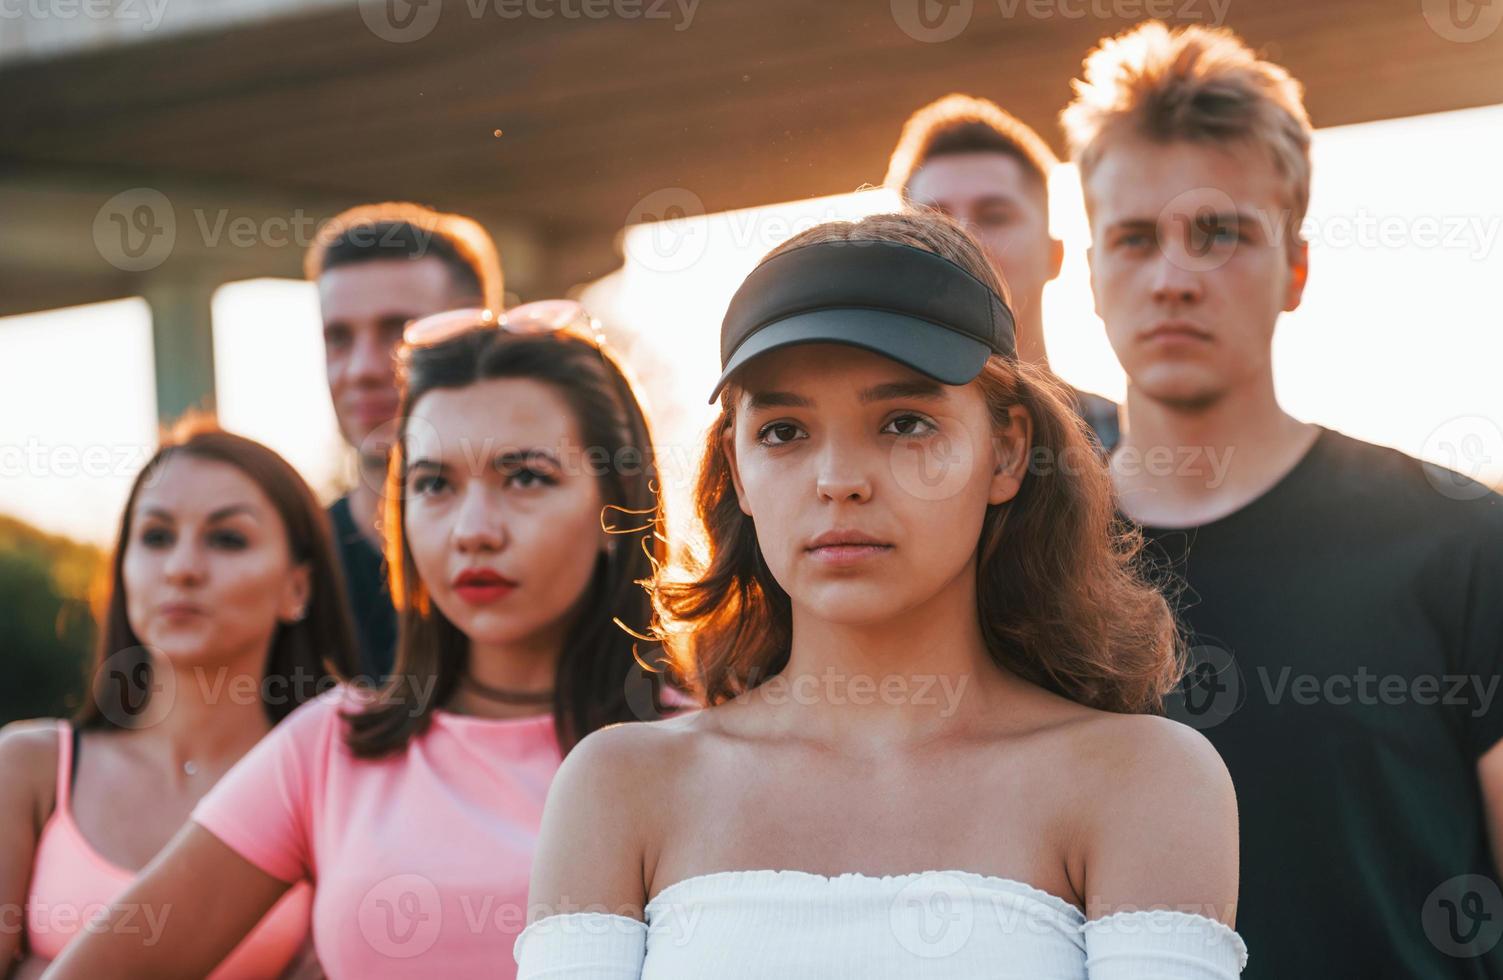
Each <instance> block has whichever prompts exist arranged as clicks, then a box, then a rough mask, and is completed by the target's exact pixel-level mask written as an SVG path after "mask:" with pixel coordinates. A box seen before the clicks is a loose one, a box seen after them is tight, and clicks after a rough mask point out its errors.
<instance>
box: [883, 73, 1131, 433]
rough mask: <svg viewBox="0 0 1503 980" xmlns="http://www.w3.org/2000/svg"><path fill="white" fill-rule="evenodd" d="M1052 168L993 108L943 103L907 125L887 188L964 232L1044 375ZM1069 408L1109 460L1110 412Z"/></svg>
mask: <svg viewBox="0 0 1503 980" xmlns="http://www.w3.org/2000/svg"><path fill="white" fill-rule="evenodd" d="M1058 164H1059V160H1058V159H1056V158H1055V156H1054V153H1053V151H1051V150H1050V149H1049V146H1048V144H1046V143H1045V142H1044V141H1043V139H1041V138H1040V137H1039V134H1038V133H1036V132H1034V131H1033V130H1032V129H1030V128H1028V127H1027V126H1026V125H1024V124H1023V123H1022V122H1020V121H1018V120H1017V119H1016V118H1014V117H1013V116H1011V115H1009V114H1008V113H1007V112H1005V111H1003V110H1002V109H1001V108H1000V107H999V106H997V105H996V104H995V103H993V102H988V101H986V100H985V99H977V98H972V97H971V96H968V95H948V96H946V97H944V98H943V99H940V100H939V101H937V102H933V103H930V104H929V105H926V106H924V107H923V108H922V109H919V110H918V111H917V112H915V113H914V114H913V115H912V116H909V117H908V121H907V123H905V124H904V126H903V133H902V136H901V137H900V138H899V139H898V145H897V148H896V149H895V150H893V153H892V158H891V160H890V161H889V162H888V167H887V179H886V181H885V184H886V186H888V187H889V188H891V189H893V190H894V191H897V192H898V194H900V195H901V196H902V198H903V201H904V202H905V203H907V204H911V205H915V206H919V207H930V208H935V209H937V210H939V211H942V212H944V213H945V214H947V215H949V216H950V217H952V218H954V219H955V220H956V221H958V222H960V224H962V225H964V226H965V228H966V230H967V231H969V232H970V233H971V234H972V235H973V236H974V237H975V238H976V240H977V241H979V242H980V243H981V245H982V246H983V248H984V249H985V250H986V255H987V258H988V259H989V260H990V261H991V264H992V268H994V269H996V270H997V275H998V276H1000V277H1001V279H1002V281H1003V282H1004V283H1006V285H1007V289H1008V291H1009V293H1010V296H1009V301H1010V303H1009V305H1011V307H1012V311H1013V316H1014V317H1015V318H1016V330H1017V341H1018V357H1019V358H1021V359H1022V360H1025V361H1030V362H1032V363H1034V364H1038V365H1040V366H1042V367H1048V366H1049V352H1048V351H1047V350H1046V349H1045V346H1044V311H1043V301H1044V284H1045V283H1047V282H1049V281H1050V280H1052V279H1054V278H1055V277H1057V276H1058V275H1059V269H1060V263H1061V262H1062V261H1063V260H1064V254H1065V252H1064V245H1063V243H1061V242H1060V241H1059V239H1057V238H1054V237H1052V236H1051V235H1050V234H1049V174H1050V172H1051V171H1052V170H1053V169H1054V168H1055V167H1056V166H1057V165H1058ZM1071 391H1072V392H1073V393H1074V395H1075V409H1076V411H1077V412H1078V413H1079V414H1080V416H1081V417H1082V418H1084V419H1085V420H1086V422H1087V424H1089V425H1090V427H1091V429H1092V431H1094V432H1095V433H1096V439H1097V441H1098V442H1100V444H1101V446H1102V447H1103V449H1105V450H1107V451H1110V450H1111V449H1112V447H1114V446H1115V445H1116V444H1117V439H1118V436H1119V431H1118V424H1117V406H1116V405H1115V404H1113V403H1112V402H1110V401H1108V400H1107V399H1105V398H1102V397H1101V396H1100V395H1092V394H1089V393H1087V392H1084V391H1078V390H1076V389H1074V388H1072V389H1071Z"/></svg>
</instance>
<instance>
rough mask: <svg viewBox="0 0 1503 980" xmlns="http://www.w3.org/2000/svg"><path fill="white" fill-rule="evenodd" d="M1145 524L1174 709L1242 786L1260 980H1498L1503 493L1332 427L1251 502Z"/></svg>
mask: <svg viewBox="0 0 1503 980" xmlns="http://www.w3.org/2000/svg"><path fill="white" fill-rule="evenodd" d="M1144 531H1145V534H1146V536H1147V538H1148V547H1147V549H1146V550H1145V558H1147V559H1148V560H1149V561H1150V562H1151V563H1153V564H1154V567H1155V568H1156V570H1157V574H1160V575H1162V576H1164V578H1165V581H1166V582H1169V583H1170V584H1171V586H1172V585H1173V584H1175V583H1178V584H1179V587H1180V588H1181V589H1182V591H1181V592H1180V594H1179V595H1178V598H1177V605H1178V607H1179V611H1180V613H1181V616H1182V618H1183V620H1184V621H1185V624H1186V626H1187V628H1188V629H1189V631H1190V633H1191V643H1192V645H1193V647H1194V650H1193V653H1192V657H1191V666H1190V672H1189V673H1188V674H1187V675H1186V678H1185V680H1184V682H1183V683H1182V685H1181V687H1180V689H1179V690H1178V691H1177V692H1176V693H1175V694H1174V695H1172V696H1171V697H1170V699H1169V702H1170V703H1169V712H1168V713H1169V714H1170V716H1171V717H1174V718H1177V719H1179V720H1180V721H1183V722H1186V723H1187V724H1190V725H1192V726H1194V727H1196V728H1198V729H1200V730H1201V731H1202V733H1203V734H1204V735H1205V736H1206V737H1207V738H1208V739H1210V741H1211V742H1212V744H1214V745H1215V746H1216V748H1217V749H1218V750H1219V751H1220V753H1221V757H1222V758H1223V759H1224V760H1225V761H1226V765H1227V768H1228V769H1229V770H1230V772H1231V775H1232V781H1233V783H1234V784H1235V787H1236V791H1237V804H1238V809H1239V811H1240V825H1241V868H1242V877H1241V896H1240V901H1239V904H1238V907H1237V929H1238V931H1239V932H1240V933H1241V934H1242V936H1243V938H1244V939H1245V940H1246V941H1247V945H1248V951H1249V961H1248V966H1247V970H1246V972H1245V973H1244V974H1243V976H1244V977H1245V978H1248V980H1289V978H1302V977H1310V978H1320V980H1331V978H1346V977H1349V978H1352V980H1376V978H1388V977H1396V978H1399V977H1403V978H1407V977H1422V978H1431V977H1489V976H1499V975H1503V969H1500V964H1503V944H1499V942H1498V940H1499V938H1500V935H1503V895H1500V893H1499V889H1498V885H1497V884H1496V881H1497V879H1498V872H1497V870H1496V867H1495V865H1494V861H1493V856H1492V852H1491V850H1490V848H1489V843H1488V834H1487V824H1486V819H1485V812H1484V809H1483V800H1482V795H1481V789H1480V783H1479V780H1478V776H1477V768H1476V767H1477V760H1478V758H1479V757H1480V756H1481V755H1482V754H1483V753H1484V752H1486V751H1487V750H1488V749H1489V748H1490V747H1492V745H1493V744H1494V743H1495V742H1496V741H1497V740H1498V739H1499V738H1500V736H1503V703H1500V702H1503V685H1500V684H1499V670H1500V658H1503V498H1500V497H1499V496H1498V495H1497V494H1495V493H1492V492H1490V491H1488V490H1486V489H1485V488H1483V487H1481V486H1480V485H1479V484H1476V483H1473V482H1471V481H1469V480H1466V479H1465V478H1463V477H1460V476H1459V475H1457V474H1454V473H1451V472H1450V471H1449V470H1444V469H1441V468H1439V467H1434V466H1431V465H1429V464H1422V463H1420V462H1419V461H1418V460H1415V459H1413V458H1411V457H1409V456H1406V455H1404V454H1402V453H1399V452H1396V451H1394V450H1391V449H1384V448H1381V447H1378V446H1373V445H1370V444H1368V443H1364V442H1359V441H1357V440H1355V439H1351V438H1349V437H1347V436H1344V435H1342V434H1340V433H1338V432H1334V431H1332V430H1329V429H1323V430H1321V432H1320V435H1319V436H1318V438H1317V439H1316V441H1315V443H1314V445H1313V446H1312V447H1311V449H1310V450H1309V452H1308V453H1307V454H1306V455H1305V457H1304V458H1303V459H1301V461H1300V462H1299V463H1298V464H1297V465H1296V466H1295V467H1294V469H1293V470H1291V471H1290V472H1289V474H1288V475H1286V476H1285V477H1284V478H1283V479H1282V480H1281V481H1280V482H1279V483H1278V484H1276V485H1275V486H1274V487H1273V488H1272V489H1271V490H1269V491H1268V492H1267V493H1265V494H1264V495H1263V496H1261V497H1259V498H1258V499H1257V500H1254V501H1253V502H1252V503H1250V504H1248V505H1247V506H1245V507H1243V508H1242V509H1241V510H1238V511H1236V512H1235V513H1233V514H1231V515H1229V516H1227V517H1224V518H1222V519H1220V520H1217V521H1213V522H1211V523H1209V524H1205V525H1202V526H1200V527H1195V528H1189V529H1177V530H1170V529H1164V528H1152V527H1150V528H1145V529H1144ZM1185 859H1186V860H1194V855H1190V854H1187V855H1185Z"/></svg>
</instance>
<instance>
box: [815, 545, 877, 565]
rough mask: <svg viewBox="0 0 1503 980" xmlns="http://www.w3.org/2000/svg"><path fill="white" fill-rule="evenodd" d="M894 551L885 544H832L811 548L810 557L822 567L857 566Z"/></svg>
mask: <svg viewBox="0 0 1503 980" xmlns="http://www.w3.org/2000/svg"><path fill="white" fill-rule="evenodd" d="M890 551H892V546H891V545H884V544H830V545H824V546H823V547H819V548H810V549H809V557H810V558H813V559H814V560H815V561H817V562H819V563H820V564H822V565H857V564H860V563H861V562H864V561H869V560H870V559H873V558H878V557H881V556H882V555H885V554H887V553H888V552H890Z"/></svg>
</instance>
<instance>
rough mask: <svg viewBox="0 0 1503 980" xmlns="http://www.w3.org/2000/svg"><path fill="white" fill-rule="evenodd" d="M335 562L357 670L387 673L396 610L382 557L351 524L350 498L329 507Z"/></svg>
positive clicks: (393, 645) (394, 641) (375, 674)
mask: <svg viewBox="0 0 1503 980" xmlns="http://www.w3.org/2000/svg"><path fill="white" fill-rule="evenodd" d="M329 520H330V521H331V522H332V523H333V525H334V541H335V544H337V545H338V546H339V563H340V565H341V566H342V567H343V568H344V582H345V592H346V593H347V595H348V596H349V600H350V615H352V616H353V617H354V619H355V638H356V640H357V641H358V643H359V650H358V653H359V671H360V673H361V674H362V675H363V676H366V677H370V678H373V679H376V680H379V679H381V678H384V677H385V676H386V675H387V674H389V673H391V667H392V660H393V658H394V657H395V656H396V649H397V613H396V610H395V609H394V608H393V607H392V604H391V592H390V591H389V590H388V585H387V578H386V560H385V559H384V558H382V556H381V551H380V549H378V548H377V547H376V546H375V545H373V544H371V542H370V540H369V539H368V538H367V537H366V536H365V535H364V534H362V533H360V529H359V528H358V527H356V526H355V517H354V515H353V514H352V513H351V512H350V498H349V497H348V496H344V497H340V498H339V499H338V500H336V501H334V503H333V505H331V506H330V507H329Z"/></svg>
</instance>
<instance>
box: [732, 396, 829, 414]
mask: <svg viewBox="0 0 1503 980" xmlns="http://www.w3.org/2000/svg"><path fill="white" fill-rule="evenodd" d="M749 398H750V401H748V402H747V405H746V407H747V408H748V409H750V410H751V411H754V412H755V411H757V410H758V409H762V408H813V407H814V402H813V401H811V400H809V399H808V398H805V397H804V396H803V395H795V394H794V393H793V392H791V391H753V392H751V393H750V394H749Z"/></svg>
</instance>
